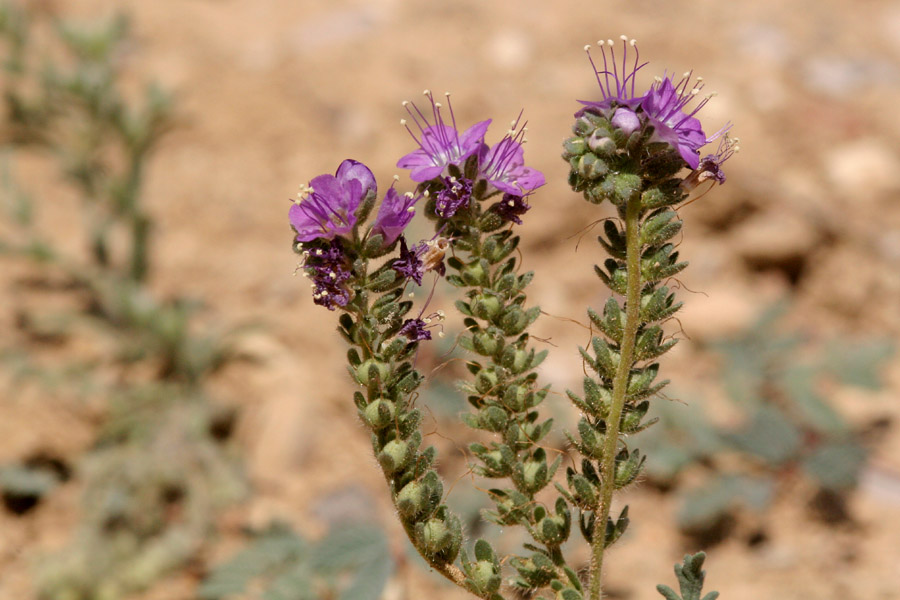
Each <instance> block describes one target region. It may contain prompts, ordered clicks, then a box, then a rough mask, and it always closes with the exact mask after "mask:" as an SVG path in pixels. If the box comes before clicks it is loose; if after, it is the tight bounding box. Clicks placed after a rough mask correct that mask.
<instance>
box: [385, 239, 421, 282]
mask: <svg viewBox="0 0 900 600" xmlns="http://www.w3.org/2000/svg"><path fill="white" fill-rule="evenodd" d="M426 249H427V246H426V245H425V244H418V245H416V246H413V247H412V248H411V249H410V248H408V247H407V246H406V238H405V237H403V236H400V258H398V259H396V260H394V263H393V264H392V265H391V268H392V269H394V271H396V272H397V273H398V274H399V275H402V276H403V277H405V278H406V279H412V280H413V281H415V282H416V285H422V276H423V275H424V274H425V264H424V263H423V262H422V260H421V259H420V258H419V257H420V256H421V255H422V254H424V252H425V250H426Z"/></svg>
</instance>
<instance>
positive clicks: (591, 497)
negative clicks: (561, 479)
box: [569, 473, 597, 510]
mask: <svg viewBox="0 0 900 600" xmlns="http://www.w3.org/2000/svg"><path fill="white" fill-rule="evenodd" d="M569 489H571V490H572V492H573V497H574V498H575V501H576V502H577V503H578V506H579V507H580V508H583V509H585V510H594V509H595V508H596V507H597V494H596V492H595V490H594V486H593V484H591V482H590V481H588V479H587V478H586V477H585V476H583V475H579V474H577V473H576V474H574V475H572V477H571V478H570V479H569Z"/></svg>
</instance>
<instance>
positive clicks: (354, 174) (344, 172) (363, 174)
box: [313, 158, 377, 200]
mask: <svg viewBox="0 0 900 600" xmlns="http://www.w3.org/2000/svg"><path fill="white" fill-rule="evenodd" d="M335 177H336V178H337V179H338V181H340V182H341V183H344V184H346V183H347V182H351V181H357V182H359V185H360V189H361V197H360V200H362V197H364V196H366V195H367V194H368V193H369V192H370V191H372V192H375V191H376V190H377V185H376V183H375V176H374V175H373V174H372V171H371V170H369V167H367V166H366V165H364V164H362V163H361V162H359V161H356V160H352V159H349V158H348V159H347V160H345V161H344V162H342V163H341V165H340V166H339V167H338V169H337V172H336V173H335ZM313 188H315V186H313Z"/></svg>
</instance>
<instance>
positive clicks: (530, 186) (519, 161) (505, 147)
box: [479, 113, 544, 196]
mask: <svg viewBox="0 0 900 600" xmlns="http://www.w3.org/2000/svg"><path fill="white" fill-rule="evenodd" d="M521 118H522V114H521V113H519V117H518V118H517V119H516V120H515V121H513V122H512V123H511V128H510V130H509V132H507V134H506V135H505V136H503V139H502V140H500V141H499V142H497V143H496V144H494V146H493V147H492V148H488V147H487V146H483V147H482V149H481V153H480V156H479V163H480V167H479V170H480V172H481V175H482V177H484V178H485V179H487V181H488V182H489V183H490V184H491V185H492V186H494V188H496V189H498V190H500V191H501V192H504V193H507V194H513V195H517V196H524V195H527V194H530V193H531V192H533V191H534V190H536V189H537V188H539V187H541V186H542V185H544V174H543V173H541V172H540V171H538V170H536V169H532V168H531V167H526V166H525V151H524V149H523V148H522V144H524V143H525V141H526V140H525V132H526V131H528V128H527V127H526V126H525V125H527V123H523V124H522V126H521V127H519V121H520V120H521ZM517 128H518V129H517Z"/></svg>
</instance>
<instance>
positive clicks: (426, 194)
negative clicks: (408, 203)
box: [422, 190, 431, 198]
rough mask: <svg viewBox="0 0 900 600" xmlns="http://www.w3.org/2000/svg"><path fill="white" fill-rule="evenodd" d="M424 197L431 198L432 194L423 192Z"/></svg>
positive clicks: (426, 191)
mask: <svg viewBox="0 0 900 600" xmlns="http://www.w3.org/2000/svg"><path fill="white" fill-rule="evenodd" d="M422 195H423V196H425V197H426V198H429V197H430V196H431V192H429V191H428V190H425V191H424V192H422Z"/></svg>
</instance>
